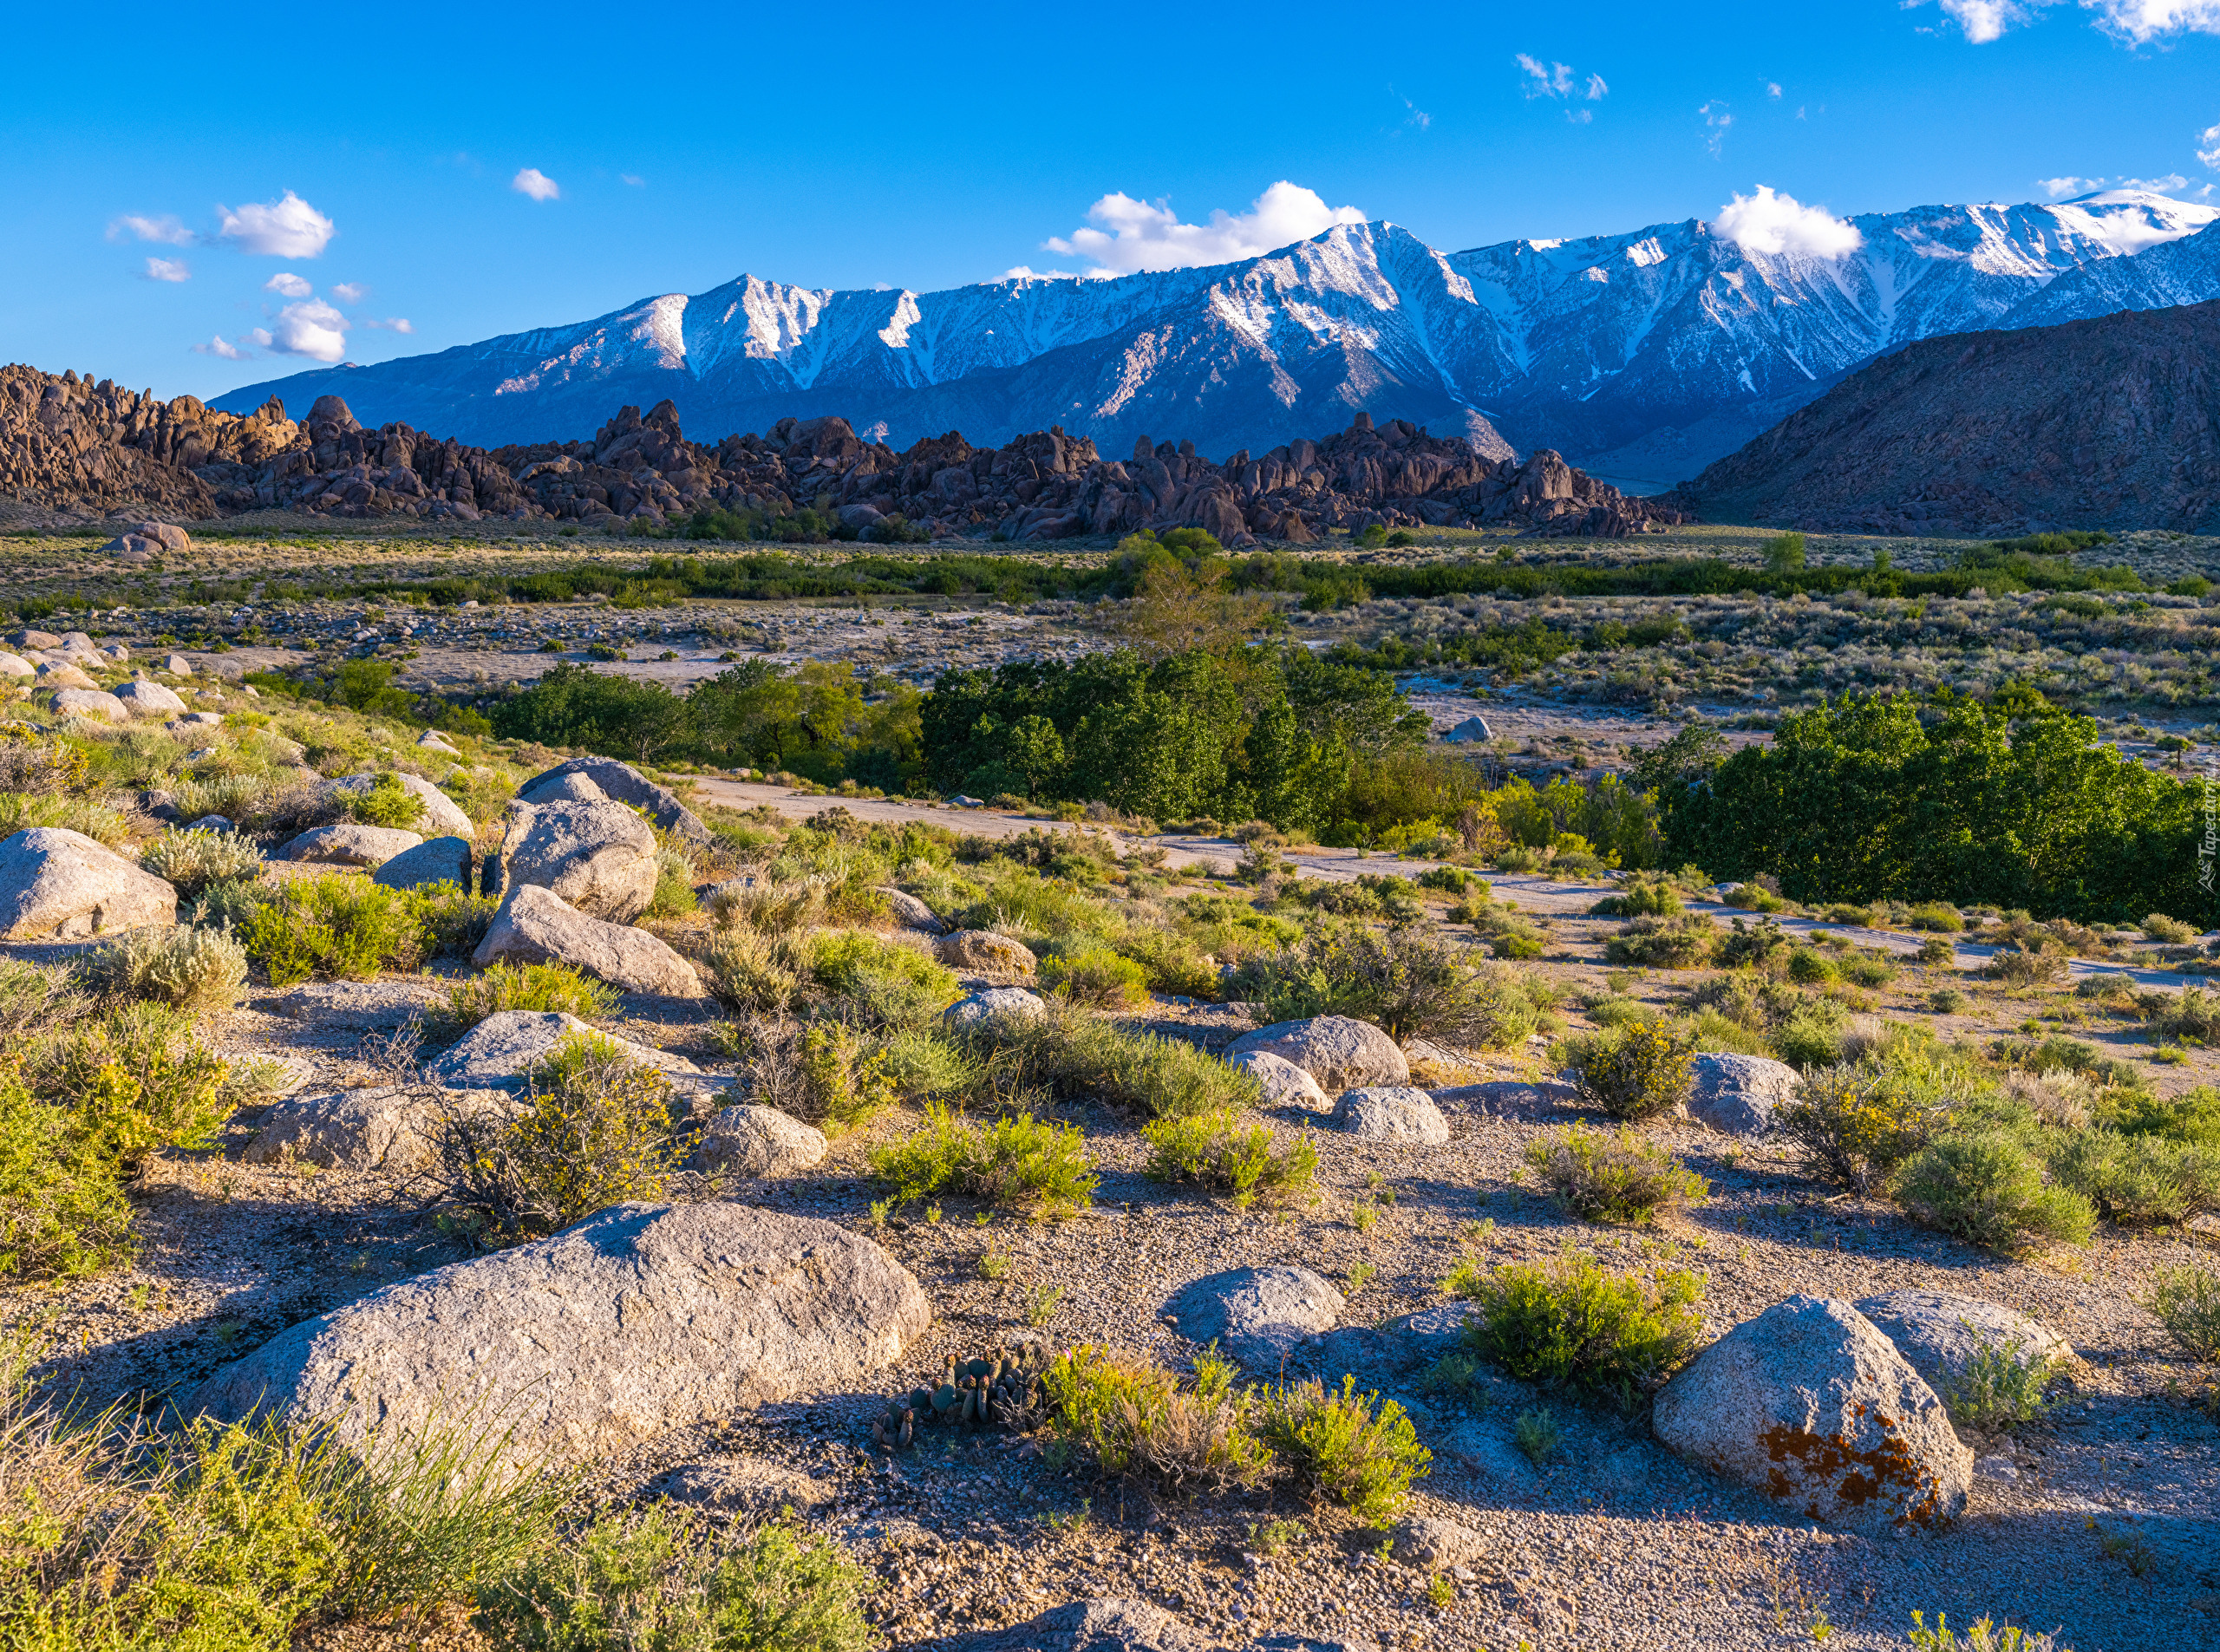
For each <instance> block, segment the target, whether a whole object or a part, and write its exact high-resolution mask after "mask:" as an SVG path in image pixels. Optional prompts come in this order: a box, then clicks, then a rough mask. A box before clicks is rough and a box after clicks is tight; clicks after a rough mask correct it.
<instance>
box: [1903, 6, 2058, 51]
mask: <svg viewBox="0 0 2220 1652" xmlns="http://www.w3.org/2000/svg"><path fill="white" fill-rule="evenodd" d="M1911 3H1912V4H1914V5H1917V4H1920V3H1923V0H1911ZM1940 3H1941V5H1942V15H1943V16H1947V17H1949V19H1951V21H1953V22H1954V23H1956V24H1957V25H1958V27H1959V28H1960V29H1962V30H1963V31H1964V33H1965V36H1966V38H1967V39H1968V40H1969V41H1970V42H1972V43H1973V44H1975V45H1976V46H1986V45H1987V44H1988V42H1990V41H1992V40H1999V39H2001V38H2002V37H2003V35H2004V31H2005V30H2006V29H2012V28H2016V27H2018V26H2019V25H2020V24H2021V23H2033V22H2034V20H2035V14H2036V12H2038V11H2039V10H2041V9H2042V7H2043V6H2044V5H2045V4H2046V3H2047V0H2032V3H2028V4H2022V3H2021V0H1940Z"/></svg>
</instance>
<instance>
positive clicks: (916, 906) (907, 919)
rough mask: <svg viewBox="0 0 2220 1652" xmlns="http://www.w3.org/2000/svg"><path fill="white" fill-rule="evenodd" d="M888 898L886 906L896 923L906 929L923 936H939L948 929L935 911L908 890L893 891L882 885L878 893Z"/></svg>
mask: <svg viewBox="0 0 2220 1652" xmlns="http://www.w3.org/2000/svg"><path fill="white" fill-rule="evenodd" d="M876 892H877V893H878V894H880V895H883V896H885V898H886V904H887V906H888V908H889V909H890V910H891V911H892V912H893V914H894V921H895V922H896V923H898V924H901V925H902V926H903V927H904V929H912V930H917V932H918V933H919V934H921V935H938V934H940V933H941V932H942V931H943V930H946V929H947V928H948V925H947V924H943V923H942V922H941V921H940V919H939V918H937V917H934V916H933V909H932V908H931V907H930V906H928V905H926V904H924V902H923V901H921V900H919V899H918V898H917V897H916V896H915V895H912V894H911V893H910V892H909V891H907V890H902V889H891V888H888V887H887V886H885V885H880V886H879V887H878V890H877V891H876Z"/></svg>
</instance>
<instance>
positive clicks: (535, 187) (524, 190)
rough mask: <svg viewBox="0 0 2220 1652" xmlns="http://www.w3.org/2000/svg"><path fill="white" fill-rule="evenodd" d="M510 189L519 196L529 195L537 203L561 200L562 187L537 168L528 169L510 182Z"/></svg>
mask: <svg viewBox="0 0 2220 1652" xmlns="http://www.w3.org/2000/svg"><path fill="white" fill-rule="evenodd" d="M509 187H510V188H511V189H513V190H515V191H516V193H518V194H519V195H529V196H531V197H532V199H534V200H536V201H552V200H556V199H560V197H561V196H562V193H563V191H562V186H560V185H558V184H557V183H556V181H555V180H553V179H552V178H550V177H549V176H548V175H547V174H546V173H544V172H542V171H540V170H539V167H525V168H524V169H523V170H522V171H520V172H519V173H517V175H516V176H515V177H513V178H512V179H510V180H509Z"/></svg>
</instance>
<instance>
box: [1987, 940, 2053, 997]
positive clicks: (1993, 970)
mask: <svg viewBox="0 0 2220 1652" xmlns="http://www.w3.org/2000/svg"><path fill="white" fill-rule="evenodd" d="M2029 938H2030V940H2031V941H2033V940H2034V939H2035V938H2036V937H2029ZM2068 967H2069V965H2068V963H2067V956H2066V954H2065V953H2064V952H2063V951H2053V950H2047V949H2046V950H2038V949H2037V948H2036V947H2035V946H2034V945H2027V946H2001V947H1999V948H1997V949H1996V950H1995V952H1994V953H1992V954H1990V955H1989V960H1988V963H1985V964H1983V965H1982V974H1983V975H1984V976H1988V978H1989V979H1990V980H1991V981H2001V982H2002V983H2005V985H2007V986H2011V987H2036V986H2047V985H2048V984H2049V983H2052V982H2054V981H2063V980H2065V979H2066V972H2067V968H2068Z"/></svg>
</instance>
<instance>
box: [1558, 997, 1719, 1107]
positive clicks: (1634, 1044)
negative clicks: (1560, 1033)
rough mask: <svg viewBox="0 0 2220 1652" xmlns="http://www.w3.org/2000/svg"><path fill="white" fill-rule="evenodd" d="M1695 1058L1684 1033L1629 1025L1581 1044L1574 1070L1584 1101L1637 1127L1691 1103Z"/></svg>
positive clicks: (1648, 1025)
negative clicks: (1685, 1103) (1690, 1090)
mask: <svg viewBox="0 0 2220 1652" xmlns="http://www.w3.org/2000/svg"><path fill="white" fill-rule="evenodd" d="M1694 1059H1695V1041H1694V1039H1693V1038H1691V1037H1689V1036H1688V1035H1687V1034H1686V1033H1684V1032H1682V1031H1681V1030H1680V1029H1678V1028H1672V1027H1668V1026H1666V1025H1664V1024H1663V1023H1662V1022H1655V1021H1647V1022H1645V1021H1629V1022H1625V1023H1623V1024H1622V1025H1620V1026H1617V1027H1613V1028H1607V1029H1606V1030H1604V1031H1603V1032H1601V1033H1598V1034H1596V1035H1594V1036H1593V1037H1591V1038H1588V1039H1584V1040H1583V1041H1581V1042H1580V1043H1579V1044H1578V1045H1577V1047H1576V1048H1575V1049H1574V1051H1573V1052H1572V1064H1571V1065H1572V1073H1573V1079H1574V1083H1575V1086H1576V1087H1577V1089H1578V1091H1579V1093H1580V1098H1581V1100H1583V1101H1584V1102H1586V1103H1587V1104H1588V1105H1590V1107H1596V1108H1598V1109H1600V1110H1601V1111H1603V1112H1604V1113H1609V1115H1610V1116H1611V1117H1612V1118H1614V1119H1621V1120H1628V1121H1629V1122H1638V1121H1640V1120H1643V1119H1654V1118H1655V1117H1657V1116H1658V1115H1659V1114H1661V1113H1670V1112H1671V1111H1672V1110H1673V1109H1674V1108H1675V1107H1678V1106H1680V1105H1681V1103H1682V1102H1684V1101H1686V1100H1688V1091H1689V1087H1690V1082H1691V1081H1690V1078H1689V1065H1690V1063H1691V1062H1692V1061H1694Z"/></svg>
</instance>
